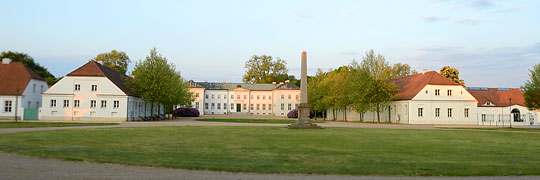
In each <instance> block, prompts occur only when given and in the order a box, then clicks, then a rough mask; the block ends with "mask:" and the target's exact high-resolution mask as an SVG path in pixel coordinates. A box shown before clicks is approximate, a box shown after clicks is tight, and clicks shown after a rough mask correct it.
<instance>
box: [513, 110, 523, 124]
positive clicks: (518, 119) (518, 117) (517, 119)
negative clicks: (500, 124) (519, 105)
mask: <svg viewBox="0 0 540 180" xmlns="http://www.w3.org/2000/svg"><path fill="white" fill-rule="evenodd" d="M511 113H512V120H513V121H514V122H523V119H521V114H520V112H519V110H518V109H512V112H511Z"/></svg>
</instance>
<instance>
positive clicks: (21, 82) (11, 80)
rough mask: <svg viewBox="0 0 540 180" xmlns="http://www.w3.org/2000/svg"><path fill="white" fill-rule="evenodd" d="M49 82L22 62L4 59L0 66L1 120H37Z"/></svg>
mask: <svg viewBox="0 0 540 180" xmlns="http://www.w3.org/2000/svg"><path fill="white" fill-rule="evenodd" d="M47 89H48V86H47V82H46V81H45V80H44V79H43V78H42V77H41V76H39V75H38V74H36V73H35V72H33V71H32V70H30V69H29V68H28V67H26V66H24V64H23V63H21V62H11V59H8V58H4V59H2V64H0V103H2V104H1V105H0V107H2V109H1V110H0V119H15V114H17V115H16V116H17V119H19V120H20V119H26V120H37V119H38V109H39V108H40V107H41V105H42V103H41V94H42V93H43V92H45V91H46V90H47Z"/></svg>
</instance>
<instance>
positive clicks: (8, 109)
mask: <svg viewBox="0 0 540 180" xmlns="http://www.w3.org/2000/svg"><path fill="white" fill-rule="evenodd" d="M12 106H13V102H12V101H4V112H11V109H12Z"/></svg>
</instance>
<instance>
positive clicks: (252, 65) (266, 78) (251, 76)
mask: <svg viewBox="0 0 540 180" xmlns="http://www.w3.org/2000/svg"><path fill="white" fill-rule="evenodd" d="M286 64H287V63H286V62H285V61H284V60H281V59H280V58H276V59H274V58H273V57H272V56H267V55H262V56H257V55H253V56H252V57H251V58H250V59H249V60H248V61H247V62H246V65H245V68H246V69H247V70H246V73H245V75H244V77H243V79H242V80H243V81H244V82H246V83H272V82H283V81H285V80H286V78H288V75H287V72H288V70H287V67H286Z"/></svg>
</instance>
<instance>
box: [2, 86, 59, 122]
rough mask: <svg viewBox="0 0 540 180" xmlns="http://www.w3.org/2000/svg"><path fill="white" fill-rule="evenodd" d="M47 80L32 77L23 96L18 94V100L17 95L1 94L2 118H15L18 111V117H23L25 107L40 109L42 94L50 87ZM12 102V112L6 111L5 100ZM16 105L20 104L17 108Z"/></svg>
mask: <svg viewBox="0 0 540 180" xmlns="http://www.w3.org/2000/svg"><path fill="white" fill-rule="evenodd" d="M48 87H49V86H48V85H47V82H45V81H42V80H35V79H31V80H30V81H29V82H28V85H27V86H26V88H25V89H23V90H22V91H23V93H22V95H21V96H18V97H17V99H18V102H15V99H16V97H15V96H0V103H2V104H0V107H1V108H2V109H0V119H14V116H15V111H17V117H18V119H22V117H23V113H24V109H39V108H40V107H41V106H42V101H41V94H42V93H43V92H45V91H46V90H47V89H48ZM6 101H11V102H12V110H11V112H5V102H6ZM15 105H18V107H17V108H16V107H15Z"/></svg>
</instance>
